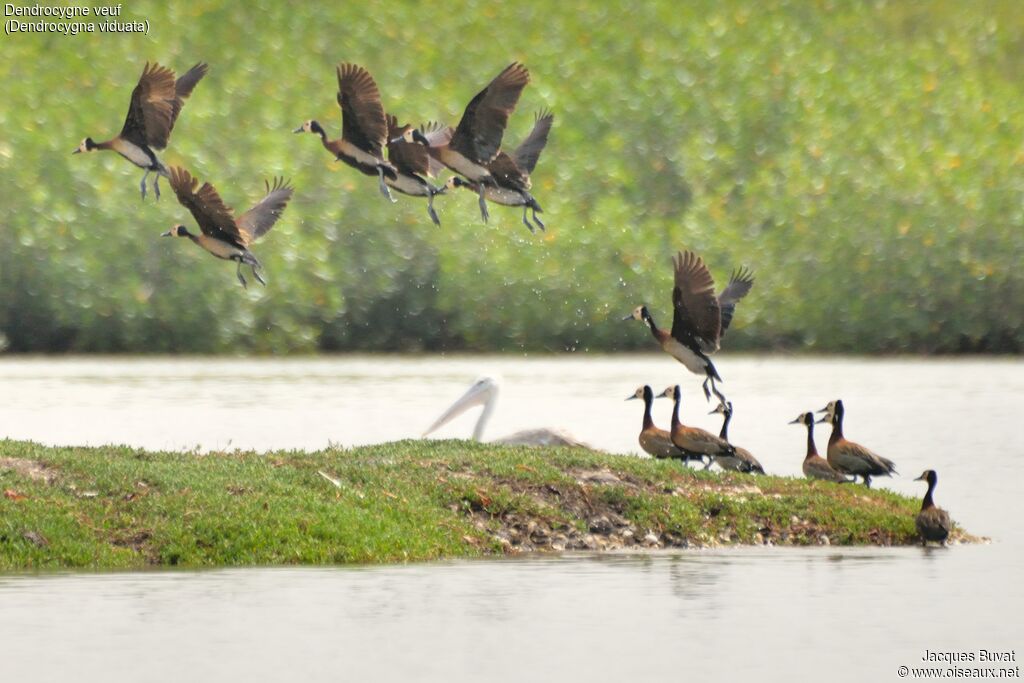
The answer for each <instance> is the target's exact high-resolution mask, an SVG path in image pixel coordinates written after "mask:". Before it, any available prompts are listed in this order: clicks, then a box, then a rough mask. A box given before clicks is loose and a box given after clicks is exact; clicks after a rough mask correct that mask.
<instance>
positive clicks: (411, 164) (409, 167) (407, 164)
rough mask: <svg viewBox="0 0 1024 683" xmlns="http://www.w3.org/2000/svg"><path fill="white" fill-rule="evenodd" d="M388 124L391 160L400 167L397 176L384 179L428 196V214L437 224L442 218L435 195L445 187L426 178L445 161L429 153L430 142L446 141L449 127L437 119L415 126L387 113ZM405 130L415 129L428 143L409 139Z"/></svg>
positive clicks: (405, 191)
mask: <svg viewBox="0 0 1024 683" xmlns="http://www.w3.org/2000/svg"><path fill="white" fill-rule="evenodd" d="M386 120H387V124H388V161H390V162H391V163H392V164H393V165H394V167H395V170H396V171H397V173H396V175H395V178H394V179H392V178H385V182H386V183H387V184H388V186H389V187H392V188H394V189H396V190H398V191H399V192H401V193H402V194H407V195H410V196H412V197H426V198H427V215H428V216H430V220H432V221H433V222H434V224H435V225H437V226H438V227H440V226H441V221H440V220H439V219H438V217H437V212H435V211H434V195H437V194H441V193H442V192H443V190H442V189H441V188H438V187H434V186H433V185H432V184H430V183H429V182H427V180H426V178H424V177H423V176H427V177H428V178H433V177H435V176H436V175H437V174H438V173H440V172H441V170H442V169H443V168H444V165H443V164H442V163H441V162H440V161H438V160H437V159H435V158H434V157H433V156H431V154H430V145H431V144H443V143H444V142H446V141H447V140H448V138H449V137H450V135H451V134H450V129H449V130H448V131H446V130H445V129H446V128H447V127H446V126H443V125H441V124H438V123H432V124H428V125H426V126H420V128H418V129H416V128H413V127H412V126H410V125H408V124H406V125H404V126H400V125H398V119H397V118H396V117H394V116H392V115H391V114H388V115H387V117H386ZM406 133H415V135H416V136H417V139H420V138H422V139H423V141H424V142H425V144H420V143H418V142H407V141H406V140H405V137H404V136H405V134H406Z"/></svg>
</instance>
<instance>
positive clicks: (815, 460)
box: [789, 413, 850, 484]
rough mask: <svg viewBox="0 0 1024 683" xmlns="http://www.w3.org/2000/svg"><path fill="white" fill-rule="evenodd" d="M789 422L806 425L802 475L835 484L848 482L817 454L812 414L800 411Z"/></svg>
mask: <svg viewBox="0 0 1024 683" xmlns="http://www.w3.org/2000/svg"><path fill="white" fill-rule="evenodd" d="M789 424H791V425H795V424H801V425H806V426H807V455H806V456H805V457H804V466H803V470H804V476H805V477H807V478H808V479H824V480H825V481H834V482H836V483H837V484H849V483H850V480H849V479H847V478H846V477H844V476H843V475H842V474H840V473H839V472H836V471H835V470H834V469H832V465H829V464H828V460H825V458H823V457H821V456H820V455H818V448H817V446H815V445H814V414H813V413H801V414H800V415H798V416H797V418H796V419H795V420H793V421H792V422H790V423H789Z"/></svg>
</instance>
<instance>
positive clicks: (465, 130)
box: [404, 62, 530, 221]
mask: <svg viewBox="0 0 1024 683" xmlns="http://www.w3.org/2000/svg"><path fill="white" fill-rule="evenodd" d="M529 82H530V72H529V71H528V70H527V69H526V67H525V66H523V65H522V64H520V63H518V62H513V63H512V64H509V65H508V66H507V67H505V70H504V71H502V72H501V73H500V74H498V75H497V76H496V77H495V78H494V80H493V81H491V82H490V83H489V84H488V86H487V87H486V88H484V89H483V90H481V91H480V92H479V93H477V95H476V97H474V98H473V99H472V100H470V102H469V104H468V105H466V110H465V111H464V112H463V114H462V119H461V120H460V121H459V125H458V126H457V127H456V128H455V132H454V133H453V134H452V137H451V140H450V141H449V142H448V143H447V144H444V145H440V146H438V147H436V148H434V154H435V156H436V157H437V159H438V160H439V161H440V162H441V163H443V164H444V165H445V166H447V167H448V168H450V169H451V170H453V171H455V172H456V173H458V174H459V175H461V176H463V177H464V178H466V180H469V181H470V182H472V183H476V186H477V194H478V196H479V198H480V199H479V201H480V215H481V216H482V217H483V219H484V221H487V219H488V218H489V216H490V214H489V213H488V212H487V202H486V201H485V200H484V188H485V187H487V186H492V187H493V186H494V185H496V182H497V181H496V180H495V177H494V176H493V175H492V174H491V170H490V169H489V168H488V165H489V164H490V163H491V162H493V161H494V160H495V158H496V157H497V156H498V150H499V149H501V139H502V137H503V136H504V134H505V126H506V125H507V124H508V117H509V116H510V115H511V114H512V112H513V111H514V110H515V108H516V104H517V103H518V102H519V95H520V94H521V93H522V92H523V88H525V87H526V84H527V83H529ZM404 137H405V140H406V142H414V141H416V140H414V133H413V131H408V132H406V133H405V135H404ZM419 142H420V144H425V143H424V142H423V141H419Z"/></svg>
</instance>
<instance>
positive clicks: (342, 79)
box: [294, 64, 397, 201]
mask: <svg viewBox="0 0 1024 683" xmlns="http://www.w3.org/2000/svg"><path fill="white" fill-rule="evenodd" d="M337 71H338V106H339V107H341V137H340V138H338V139H337V140H328V139H327V132H326V131H324V129H323V126H321V125H320V124H319V123H318V122H317V121H316V120H315V119H310V120H309V121H306V122H305V123H303V124H302V125H301V126H299V127H298V128H296V129H295V131H294V132H296V133H303V132H305V133H315V134H316V135H319V136H320V142H321V143H323V146H324V148H326V149H327V151H328V152H330V153H331V154H333V155H334V158H335V159H336V160H338V161H344V162H345V163H346V164H348V165H349V166H351V167H352V168H354V169H356V170H357V171H359V172H361V173H364V174H365V175H370V176H377V177H378V179H379V182H380V193H381V194H382V195H384V196H385V197H386V198H388V199H390V200H391V201H395V199H394V198H393V197H392V196H391V192H390V191H389V190H388V186H387V184H386V183H385V180H384V179H385V178H390V179H392V180H395V179H396V177H397V171H396V170H395V166H394V164H392V163H391V162H390V161H388V160H386V159H385V158H384V145H385V144H386V143H387V141H388V123H387V119H386V118H385V116H384V105H383V104H381V101H380V90H378V89H377V83H376V82H374V80H373V77H372V76H371V75H370V72H368V71H367V70H366V69H364V68H363V67H361V66H358V65H356V64H339V65H338V68H337Z"/></svg>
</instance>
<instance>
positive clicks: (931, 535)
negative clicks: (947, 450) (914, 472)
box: [914, 470, 953, 545]
mask: <svg viewBox="0 0 1024 683" xmlns="http://www.w3.org/2000/svg"><path fill="white" fill-rule="evenodd" d="M914 481H927V482H928V492H927V493H925V494H924V500H923V501H922V502H921V511H920V512H919V513H917V517H916V518H915V520H914V523H915V525H916V526H917V533H918V534H919V535H920V536H921V545H928V541H934V542H935V543H941V544H943V545H945V543H946V539H947V538H949V532H950V529H952V528H953V522H952V521H951V520H950V519H949V513H948V512H946V511H945V510H943V509H942V508H940V507H938V506H937V505H936V504H935V502H934V501H933V500H932V493H933V492H934V491H935V484H936V483H937V482H938V481H939V475H937V474H936V473H935V470H925V471H924V472H922V473H921V476H920V477H918V478H917V479H915V480H914Z"/></svg>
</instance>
